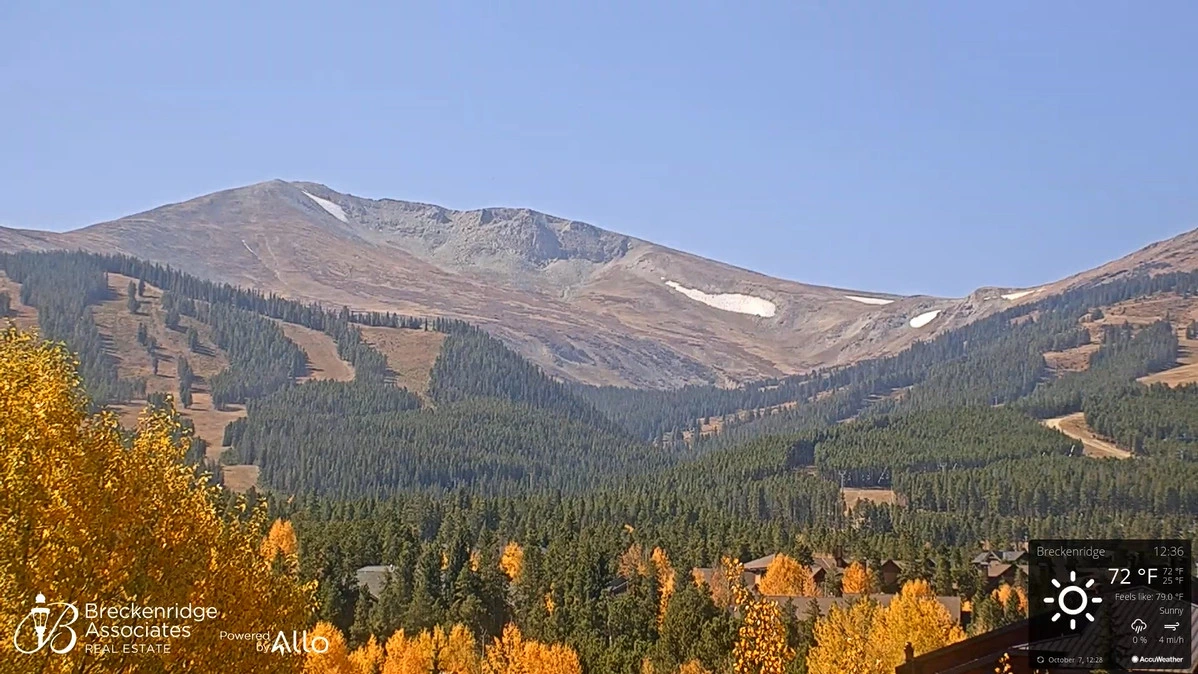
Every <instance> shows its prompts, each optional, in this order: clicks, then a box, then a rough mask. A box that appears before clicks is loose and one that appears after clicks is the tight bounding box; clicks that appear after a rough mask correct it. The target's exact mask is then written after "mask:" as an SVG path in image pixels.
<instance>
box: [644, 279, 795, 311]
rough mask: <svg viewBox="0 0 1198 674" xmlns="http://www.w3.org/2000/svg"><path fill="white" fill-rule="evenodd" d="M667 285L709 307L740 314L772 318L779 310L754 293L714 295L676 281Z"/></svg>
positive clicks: (668, 282) (667, 282)
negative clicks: (753, 294)
mask: <svg viewBox="0 0 1198 674" xmlns="http://www.w3.org/2000/svg"><path fill="white" fill-rule="evenodd" d="M666 285H667V286H669V287H671V288H673V289H674V290H677V291H678V292H680V293H682V294H683V295H686V296H687V297H689V298H691V299H692V300H695V301H697V302H702V303H703V304H706V305H707V306H709V307H714V308H716V309H720V310H722V311H734V312H736V313H738V314H751V315H753V316H761V317H762V318H770V317H771V316H773V315H774V314H775V313H777V312H778V307H777V306H776V305H775V304H774V303H773V302H771V301H769V300H766V299H762V298H760V297H754V296H752V295H742V294H740V293H717V294H715V295H712V294H709V293H705V292H703V291H702V290H695V289H694V288H687V287H685V286H683V285H682V284H680V283H678V282H676V281H666Z"/></svg>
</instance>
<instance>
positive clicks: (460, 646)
mask: <svg viewBox="0 0 1198 674" xmlns="http://www.w3.org/2000/svg"><path fill="white" fill-rule="evenodd" d="M386 651H387V654H386V660H385V661H384V663H383V669H382V674H425V673H426V672H441V673H443V674H478V672H479V667H480V663H479V659H478V654H477V652H476V646H475V641H474V636H473V635H472V634H470V631H469V630H467V629H466V628H465V627H463V626H462V625H454V626H453V627H451V628H450V630H449V632H446V631H445V629H444V628H442V627H441V626H439V625H438V626H436V627H434V628H432V629H431V630H424V631H423V632H420V633H419V634H416V635H414V636H412V637H408V636H406V635H405V634H404V632H403V630H400V631H398V632H396V633H395V634H393V635H391V638H390V639H388V640H387V647H386Z"/></svg>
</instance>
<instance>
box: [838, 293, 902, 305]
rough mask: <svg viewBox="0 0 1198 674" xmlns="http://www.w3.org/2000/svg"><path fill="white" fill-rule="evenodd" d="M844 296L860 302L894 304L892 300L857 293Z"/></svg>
mask: <svg viewBox="0 0 1198 674" xmlns="http://www.w3.org/2000/svg"><path fill="white" fill-rule="evenodd" d="M844 297H845V299H849V300H853V301H854V302H860V303H862V304H879V305H880V304H894V300H885V299H882V298H881V297H859V296H857V295H845V296H844Z"/></svg>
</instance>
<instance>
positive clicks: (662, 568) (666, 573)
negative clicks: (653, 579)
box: [649, 548, 678, 624]
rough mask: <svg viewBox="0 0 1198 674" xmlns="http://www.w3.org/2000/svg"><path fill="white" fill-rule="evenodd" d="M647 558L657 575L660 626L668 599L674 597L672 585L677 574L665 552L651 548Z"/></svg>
mask: <svg viewBox="0 0 1198 674" xmlns="http://www.w3.org/2000/svg"><path fill="white" fill-rule="evenodd" d="M649 557H650V559H651V561H652V562H653V568H654V570H655V572H656V573H657V591H658V592H660V593H661V599H660V603H659V607H658V611H657V622H658V623H659V624H660V623H661V621H662V620H664V619H665V616H666V607H668V606H669V604H670V598H671V597H673V596H674V583H675V582H676V579H677V575H678V574H677V572H676V571H675V570H674V565H673V564H671V563H670V556H669V555H667V554H666V551H665V550H662V549H661V548H653V553H652V554H651V555H650V556H649Z"/></svg>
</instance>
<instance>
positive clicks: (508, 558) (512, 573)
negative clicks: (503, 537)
mask: <svg viewBox="0 0 1198 674" xmlns="http://www.w3.org/2000/svg"><path fill="white" fill-rule="evenodd" d="M499 569H500V570H501V571H503V573H504V575H505V576H507V577H508V579H509V580H511V581H512V582H515V581H516V580H519V578H520V575H521V574H522V573H523V572H524V548H522V547H520V544H519V543H517V542H515V541H510V542H509V543H508V544H507V545H505V546H504V547H503V554H502V555H500V557H499Z"/></svg>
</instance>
